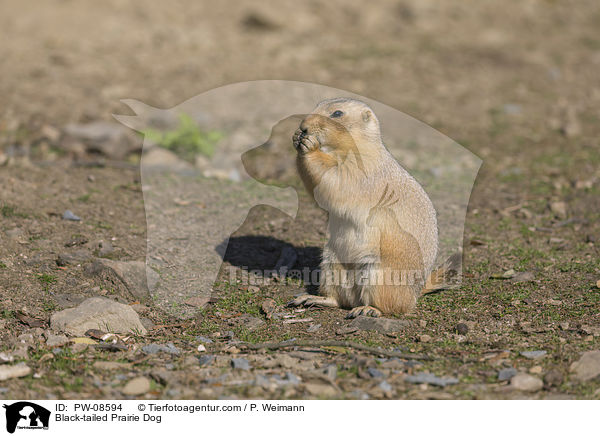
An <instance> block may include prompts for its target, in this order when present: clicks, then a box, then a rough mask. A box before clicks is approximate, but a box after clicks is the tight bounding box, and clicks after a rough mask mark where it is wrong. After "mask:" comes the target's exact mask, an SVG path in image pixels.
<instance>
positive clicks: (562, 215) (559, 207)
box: [550, 201, 567, 220]
mask: <svg viewBox="0 0 600 436" xmlns="http://www.w3.org/2000/svg"><path fill="white" fill-rule="evenodd" d="M550 210H551V211H552V213H554V216H555V217H556V218H559V219H562V220H564V219H566V218H567V203H565V202H564V201H555V202H553V203H550Z"/></svg>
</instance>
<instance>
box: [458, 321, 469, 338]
mask: <svg viewBox="0 0 600 436" xmlns="http://www.w3.org/2000/svg"><path fill="white" fill-rule="evenodd" d="M456 333H458V334H459V335H466V334H467V333H469V326H468V325H466V324H465V323H463V322H461V323H459V324H457V325H456Z"/></svg>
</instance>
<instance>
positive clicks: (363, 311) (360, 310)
mask: <svg viewBox="0 0 600 436" xmlns="http://www.w3.org/2000/svg"><path fill="white" fill-rule="evenodd" d="M360 315H363V316H371V317H373V318H379V317H380V316H381V311H380V310H379V309H377V308H375V307H373V306H358V307H355V308H354V309H352V310H351V311H350V312H348V315H346V319H354V318H356V317H357V316H360Z"/></svg>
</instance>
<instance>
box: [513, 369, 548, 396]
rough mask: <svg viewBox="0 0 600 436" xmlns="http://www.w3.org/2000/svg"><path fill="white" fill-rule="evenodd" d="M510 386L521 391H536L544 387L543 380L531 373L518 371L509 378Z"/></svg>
mask: <svg viewBox="0 0 600 436" xmlns="http://www.w3.org/2000/svg"><path fill="white" fill-rule="evenodd" d="M510 386H511V387H512V388H513V389H517V390H519V391H523V392H537V391H539V390H540V389H542V388H543V387H544V382H542V381H541V380H540V379H539V378H537V377H534V376H532V375H529V374H525V373H519V374H517V375H515V376H514V377H513V378H511V379H510Z"/></svg>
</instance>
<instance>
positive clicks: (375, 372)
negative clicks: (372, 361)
mask: <svg viewBox="0 0 600 436" xmlns="http://www.w3.org/2000/svg"><path fill="white" fill-rule="evenodd" d="M367 373H368V374H369V375H370V376H371V377H373V378H384V377H385V376H384V375H383V373H382V372H381V371H379V370H378V369H377V368H367Z"/></svg>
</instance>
